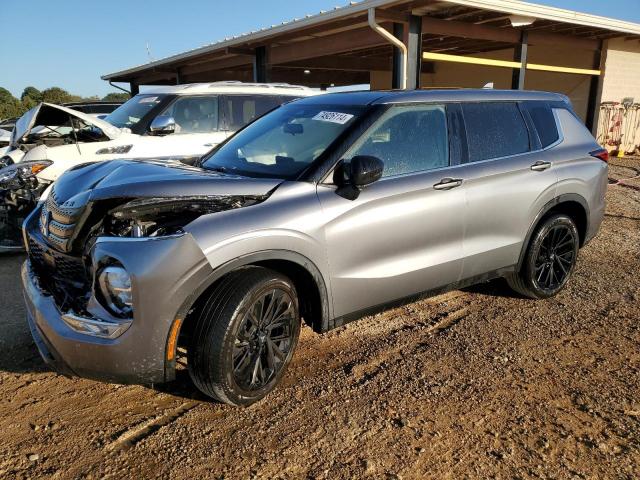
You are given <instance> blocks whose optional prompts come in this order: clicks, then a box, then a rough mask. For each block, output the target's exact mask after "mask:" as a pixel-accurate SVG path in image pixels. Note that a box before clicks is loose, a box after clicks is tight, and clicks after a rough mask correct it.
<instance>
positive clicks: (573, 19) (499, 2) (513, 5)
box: [102, 0, 640, 122]
mask: <svg viewBox="0 0 640 480" xmlns="http://www.w3.org/2000/svg"><path fill="white" fill-rule="evenodd" d="M372 19H373V20H372ZM372 21H373V22H374V23H372ZM375 25H379V26H382V27H383V28H384V29H385V30H386V31H387V32H389V33H391V34H392V35H393V36H394V37H395V38H397V39H399V40H400V41H401V43H400V48H399V47H398V42H395V43H394V42H393V40H394V39H393V38H392V39H389V38H386V37H385V32H382V33H381V32H380V31H376V29H375ZM514 25H515V26H514ZM387 37H388V35H387ZM615 37H625V38H626V39H628V40H630V41H634V40H638V39H640V25H638V24H634V23H630V22H624V21H619V20H614V19H609V18H604V17H598V16H594V15H588V14H581V13H578V12H573V11H569V10H563V9H558V8H553V7H547V6H542V5H536V4H531V3H525V2H513V1H511V0H444V1H438V0H413V1H408V0H366V1H363V2H358V3H352V4H350V5H349V6H346V7H341V8H336V9H334V10H332V11H329V12H321V13H319V14H317V15H313V16H308V17H306V18H303V19H294V20H293V21H291V22H284V23H283V24H281V25H278V26H272V27H271V28H267V29H262V30H259V31H256V32H251V33H247V34H243V35H239V36H237V37H233V38H228V39H225V40H223V41H220V42H217V43H213V44H211V45H206V46H203V47H200V48H196V49H194V50H190V51H187V52H184V53H180V54H177V55H173V56H170V57H167V58H164V59H161V60H157V61H154V62H151V63H148V64H145V65H140V66H137V67H133V68H129V69H126V70H122V71H119V72H115V73H110V74H107V75H104V76H103V77H102V78H103V79H104V80H108V81H111V82H127V83H130V84H131V91H132V93H137V91H138V86H139V85H148V84H155V85H158V84H160V85H161V84H178V83H191V82H204V81H216V80H240V81H258V82H266V81H269V82H288V83H295V84H301V85H307V86H314V87H325V86H329V85H335V86H341V85H353V84H366V83H370V73H371V72H373V71H387V72H392V73H393V75H392V78H393V82H392V85H391V86H392V87H394V88H399V87H401V86H402V85H403V84H401V81H402V79H403V78H405V76H406V87H407V88H418V87H420V78H421V73H425V72H427V73H428V72H429V71H430V70H432V69H433V62H439V61H451V60H453V61H455V58H454V57H455V56H465V57H470V59H467V60H463V61H465V62H466V63H474V62H473V58H476V57H478V56H480V57H483V56H485V57H486V54H490V53H491V52H494V51H504V50H505V49H512V51H513V58H511V59H509V60H512V61H513V62H512V63H513V64H512V65H496V66H503V67H507V68H512V69H513V80H512V88H523V86H524V78H525V75H526V72H527V70H528V69H529V70H530V69H531V65H529V67H528V68H527V64H528V62H527V51H528V49H529V48H530V47H532V46H542V47H555V46H558V45H562V46H564V47H567V48H572V49H579V50H585V51H589V52H592V56H591V57H590V58H592V59H593V61H592V62H590V63H591V64H590V65H588V66H587V67H588V68H584V66H579V67H580V68H578V69H577V70H582V71H573V72H571V71H569V70H566V69H567V68H569V69H571V68H574V69H576V68H575V67H576V65H540V64H537V66H536V67H535V68H537V69H538V70H546V71H555V72H563V70H562V68H564V69H565V71H564V73H569V74H585V75H592V76H593V80H592V91H593V92H595V90H597V87H598V78H597V77H598V74H597V73H596V72H597V71H599V70H600V62H601V50H602V42H603V41H604V40H607V39H609V38H615ZM404 51H406V58H405V57H404V56H403V55H405V54H404ZM425 54H427V55H426V56H425ZM438 55H440V56H438ZM403 60H404V61H405V62H406V69H403V65H404V64H403V63H402V61H403ZM479 61H480V63H481V64H483V65H490V63H487V62H486V61H484V62H483V61H482V60H479ZM496 61H498V62H500V60H496ZM502 61H503V62H504V60H502ZM546 67H549V68H546ZM554 68H555V70H554ZM594 95H595V93H594ZM590 103H593V105H592V106H591V110H593V108H595V100H594V102H590ZM587 117H588V118H587V121H588V122H589V121H590V120H592V118H593V111H591V112H590V114H589V115H587Z"/></svg>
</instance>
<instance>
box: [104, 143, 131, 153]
mask: <svg viewBox="0 0 640 480" xmlns="http://www.w3.org/2000/svg"><path fill="white" fill-rule="evenodd" d="M132 148H133V145H119V146H117V147H106V148H101V149H100V150H98V151H96V155H122V154H125V153H129V150H131V149H132Z"/></svg>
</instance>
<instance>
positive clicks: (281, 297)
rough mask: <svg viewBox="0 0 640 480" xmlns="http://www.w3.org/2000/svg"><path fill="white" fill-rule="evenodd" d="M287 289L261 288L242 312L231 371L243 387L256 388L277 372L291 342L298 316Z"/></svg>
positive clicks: (262, 385) (282, 363) (287, 354)
mask: <svg viewBox="0 0 640 480" xmlns="http://www.w3.org/2000/svg"><path fill="white" fill-rule="evenodd" d="M294 304H295V302H294V300H293V298H291V296H290V294H289V292H287V291H285V290H281V289H279V288H274V289H272V290H270V291H267V292H264V293H262V294H261V296H260V297H259V298H257V299H256V300H255V302H254V303H253V305H252V306H251V307H249V310H248V311H247V312H246V313H245V315H244V318H243V320H242V322H241V323H240V327H239V328H238V331H237V334H236V338H235V342H234V345H233V375H234V378H235V381H236V383H237V384H238V385H239V386H240V387H242V388H243V389H246V390H258V389H261V388H263V387H264V386H265V385H267V384H268V383H269V382H270V381H271V379H272V378H274V377H275V376H277V375H278V373H279V372H280V371H281V370H282V368H283V367H284V365H285V361H286V359H287V357H288V356H289V353H290V352H291V348H292V346H293V344H294V342H293V334H294V331H295V329H296V328H295V326H296V325H297V324H298V323H299V320H298V319H297V318H296V316H295V312H294Z"/></svg>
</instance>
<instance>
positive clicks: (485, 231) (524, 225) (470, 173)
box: [461, 102, 558, 278]
mask: <svg viewBox="0 0 640 480" xmlns="http://www.w3.org/2000/svg"><path fill="white" fill-rule="evenodd" d="M543 105H545V104H543ZM461 110H462V114H463V117H464V126H465V130H466V138H467V146H468V164H467V165H466V168H465V172H464V192H465V195H466V201H467V215H466V221H465V235H464V254H465V260H464V267H463V278H471V277H474V276H477V275H481V274H483V273H487V272H491V271H494V270H499V269H501V268H504V267H509V266H511V265H514V264H516V263H517V262H518V257H519V255H520V250H521V248H522V243H523V240H524V238H525V236H526V234H527V231H528V229H529V227H530V226H531V223H532V221H533V219H534V218H535V216H536V215H537V214H538V212H539V211H540V210H541V209H542V207H543V206H544V205H545V204H546V203H547V202H549V201H550V200H552V199H553V198H554V197H555V191H556V184H557V181H558V179H557V172H556V170H555V169H554V159H553V155H552V153H551V152H550V151H549V150H548V149H547V148H542V144H541V142H540V138H539V137H538V134H537V132H536V130H535V128H534V127H533V123H532V121H531V117H530V116H529V114H528V111H527V110H526V109H525V105H522V104H519V103H517V102H482V103H463V104H461ZM551 118H552V119H553V118H554V117H553V115H552V114H551ZM553 128H556V126H555V124H554V125H553ZM549 138H552V140H551V143H549V142H548V141H547V142H546V143H547V145H546V146H547V147H548V146H549V145H551V144H552V143H553V142H555V141H557V139H558V137H557V136H556V137H555V139H554V138H553V136H551V137H549Z"/></svg>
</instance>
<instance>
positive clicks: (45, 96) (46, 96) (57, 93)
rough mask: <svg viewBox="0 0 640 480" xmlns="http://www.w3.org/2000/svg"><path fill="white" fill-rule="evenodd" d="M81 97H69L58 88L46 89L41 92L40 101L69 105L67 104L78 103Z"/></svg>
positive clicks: (69, 95)
mask: <svg viewBox="0 0 640 480" xmlns="http://www.w3.org/2000/svg"><path fill="white" fill-rule="evenodd" d="M81 100H82V97H79V96H78V95H71V94H70V93H69V92H67V91H66V90H63V89H62V88H60V87H51V88H46V89H44V90H43V91H42V101H43V102H47V103H55V104H58V105H59V104H61V103H69V102H80V101H81Z"/></svg>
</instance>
